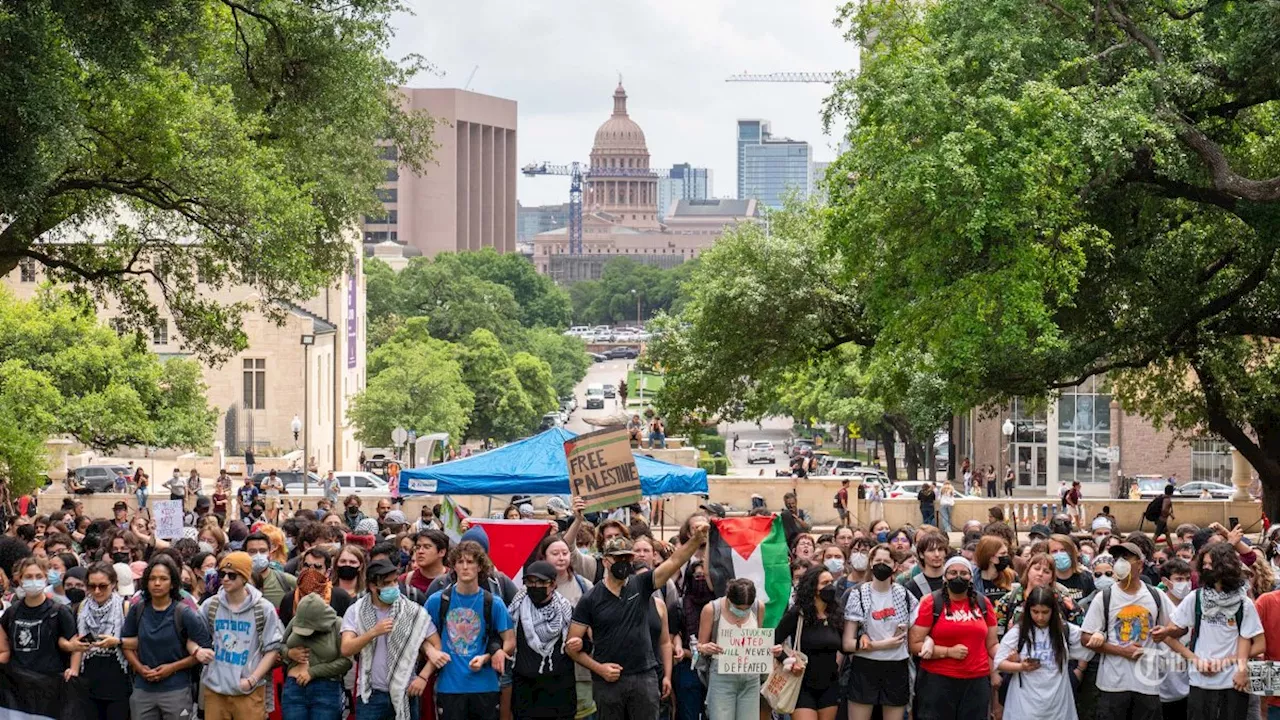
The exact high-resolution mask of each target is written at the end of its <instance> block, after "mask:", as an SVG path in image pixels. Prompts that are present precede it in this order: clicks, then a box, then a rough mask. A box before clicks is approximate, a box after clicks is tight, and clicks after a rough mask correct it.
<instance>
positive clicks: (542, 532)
mask: <svg viewBox="0 0 1280 720" xmlns="http://www.w3.org/2000/svg"><path fill="white" fill-rule="evenodd" d="M471 527H478V528H481V529H483V530H484V534H485V535H487V536H489V560H490V561H492V562H493V566H494V567H496V568H497V569H499V570H501V571H502V573H503V574H504V575H506V576H507V577H509V578H511V580H512V581H513V582H515V583H516V584H517V585H519V584H520V578H521V577H523V575H524V566H525V565H527V564H528V563H529V558H530V556H532V555H533V551H534V550H537V549H538V543H540V542H542V538H544V537H546V536H547V533H549V532H551V525H550V524H549V523H547V521H546V520H479V519H472V521H471Z"/></svg>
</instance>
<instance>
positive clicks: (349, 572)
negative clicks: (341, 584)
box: [338, 565, 360, 580]
mask: <svg viewBox="0 0 1280 720" xmlns="http://www.w3.org/2000/svg"><path fill="white" fill-rule="evenodd" d="M359 574H360V568H358V567H351V566H350V565H339V566H338V579H339V580H355V579H356V576H357V575H359Z"/></svg>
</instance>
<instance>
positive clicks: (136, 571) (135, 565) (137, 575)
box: [129, 560, 147, 582]
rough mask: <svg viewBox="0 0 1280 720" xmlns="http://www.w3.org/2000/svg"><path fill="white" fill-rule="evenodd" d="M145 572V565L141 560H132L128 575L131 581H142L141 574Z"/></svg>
mask: <svg viewBox="0 0 1280 720" xmlns="http://www.w3.org/2000/svg"><path fill="white" fill-rule="evenodd" d="M146 571H147V564H146V563H145V562H143V561H141V560H134V561H133V562H131V563H129V574H130V575H132V576H133V581H134V582H137V581H139V580H141V579H142V573H144V572H146Z"/></svg>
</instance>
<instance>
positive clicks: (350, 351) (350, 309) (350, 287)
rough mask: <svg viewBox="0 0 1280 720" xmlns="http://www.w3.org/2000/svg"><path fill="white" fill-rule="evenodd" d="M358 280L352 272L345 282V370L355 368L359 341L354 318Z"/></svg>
mask: <svg viewBox="0 0 1280 720" xmlns="http://www.w3.org/2000/svg"><path fill="white" fill-rule="evenodd" d="M357 282H358V279H357V278H356V274H355V272H354V271H352V272H351V274H350V279H349V280H348V281H347V369H348V370H354V369H355V367H356V343H357V342H359V339H360V327H359V325H357V323H358V322H359V320H358V319H357V318H356V283H357Z"/></svg>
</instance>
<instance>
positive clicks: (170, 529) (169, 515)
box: [151, 500, 182, 540]
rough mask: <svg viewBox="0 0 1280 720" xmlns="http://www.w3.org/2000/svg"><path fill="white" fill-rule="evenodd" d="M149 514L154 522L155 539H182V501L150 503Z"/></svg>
mask: <svg viewBox="0 0 1280 720" xmlns="http://www.w3.org/2000/svg"><path fill="white" fill-rule="evenodd" d="M151 512H152V515H153V517H155V520H156V537H158V538H162V539H164V540H173V539H174V538H180V537H182V501H181V500H159V501H152V503H151Z"/></svg>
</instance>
